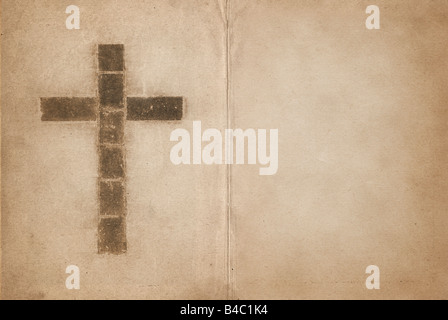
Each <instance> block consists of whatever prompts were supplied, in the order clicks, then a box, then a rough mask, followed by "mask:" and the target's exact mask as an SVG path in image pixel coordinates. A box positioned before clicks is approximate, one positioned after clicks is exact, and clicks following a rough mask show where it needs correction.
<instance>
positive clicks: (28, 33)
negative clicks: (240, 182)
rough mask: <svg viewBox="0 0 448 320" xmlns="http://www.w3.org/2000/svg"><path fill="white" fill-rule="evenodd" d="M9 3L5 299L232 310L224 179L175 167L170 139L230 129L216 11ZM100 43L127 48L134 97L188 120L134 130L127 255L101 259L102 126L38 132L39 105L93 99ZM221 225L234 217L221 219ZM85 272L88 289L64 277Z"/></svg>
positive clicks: (42, 126) (50, 126) (129, 143)
mask: <svg viewBox="0 0 448 320" xmlns="http://www.w3.org/2000/svg"><path fill="white" fill-rule="evenodd" d="M195 2H196V1H181V2H180V1H176V2H174V1H171V2H166V1H132V2H128V1H77V5H78V6H79V7H80V9H81V17H82V20H81V30H79V31H70V30H67V29H66V27H65V19H66V16H67V15H66V14H65V8H66V7H67V5H69V4H72V2H68V1H24V2H20V3H18V2H15V1H4V2H3V4H2V5H3V19H4V25H3V31H2V32H3V34H4V35H3V44H4V46H3V67H5V69H6V70H5V71H4V73H2V83H3V87H2V99H3V100H2V110H3V132H2V136H3V153H2V157H3V171H4V173H3V177H2V178H3V190H2V191H3V195H2V207H3V213H4V216H3V221H2V226H3V230H4V233H3V238H2V245H3V258H4V259H3V280H2V281H3V292H2V296H3V298H6V299H17V298H25V299H91V298H102V299H104V298H107V299H114V298H125V299H126V298H137V299H163V298H174V299H179V298H184V299H186V298H225V297H226V295H227V287H226V271H225V270H226V258H225V257H226V251H225V249H226V238H227V236H226V224H225V221H226V217H225V212H226V192H225V190H226V174H225V172H226V168H225V167H220V166H214V167H201V166H179V167H176V166H174V165H173V164H172V163H171V162H170V159H169V152H170V149H171V145H172V143H170V141H169V138H170V133H171V131H172V130H174V129H175V128H178V127H184V128H189V129H190V130H191V126H192V121H193V120H195V119H201V120H202V121H203V123H204V125H208V126H211V127H218V128H219V127H225V125H226V119H227V116H226V81H225V77H226V64H225V61H226V59H225V32H224V23H223V21H222V16H221V10H220V9H219V4H218V3H215V2H209V3H208V5H206V4H205V3H204V4H203V5H201V6H195V5H194V4H195ZM97 43H123V44H125V51H126V53H125V59H126V67H127V94H128V95H129V96H155V95H174V96H184V97H185V98H186V101H187V111H186V114H185V117H184V120H183V121H181V122H177V123H176V122H171V123H157V122H129V121H128V122H127V123H126V129H125V131H126V133H125V134H126V148H127V202H128V217H127V228H128V234H127V236H128V243H129V250H128V252H127V254H126V255H124V256H119V257H116V256H100V255H97V254H96V250H97V249H96V228H97V212H98V202H97V198H96V194H97V193H96V181H97V165H98V155H97V153H96V145H95V144H96V130H97V129H96V124H95V123H81V122H79V123H75V122H73V123H57V122H52V123H48V122H46V123H44V122H41V121H40V113H39V98H40V97H42V96H95V88H96V75H95V72H96V57H95V55H94V52H95V46H96V44H97ZM223 213H224V214H223ZM71 264H74V265H77V266H78V267H79V268H80V270H81V290H79V291H70V290H67V289H66V288H65V279H66V277H67V276H68V275H66V274H65V269H66V267H67V266H68V265H71Z"/></svg>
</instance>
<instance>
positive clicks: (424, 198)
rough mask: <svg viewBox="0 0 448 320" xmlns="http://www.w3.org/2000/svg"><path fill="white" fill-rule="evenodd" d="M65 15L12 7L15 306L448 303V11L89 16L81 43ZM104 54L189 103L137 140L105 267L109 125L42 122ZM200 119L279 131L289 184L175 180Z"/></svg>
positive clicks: (174, 4) (60, 9)
mask: <svg viewBox="0 0 448 320" xmlns="http://www.w3.org/2000/svg"><path fill="white" fill-rule="evenodd" d="M70 4H74V3H71V2H68V1H52V0H47V1H32V0H26V1H20V2H17V1H8V0H6V1H5V0H4V1H2V37H1V46H2V58H1V59H2V66H1V68H2V73H1V83H2V85H1V106H2V129H1V136H2V159H1V160H2V161H1V163H2V165H1V171H2V181H1V187H2V198H1V203H2V223H1V227H2V229H1V231H2V233H1V237H2V238H1V239H2V255H1V257H2V268H1V270H2V275H1V290H2V292H1V294H2V295H1V297H2V298H3V299H118V298H120V299H227V298H231V299H315V298H318V299H336V298H342V299H406V298H409V299H446V298H447V295H448V289H447V288H448V277H447V276H446V267H447V265H448V253H447V251H446V243H447V240H448V238H447V236H446V232H445V230H446V228H447V227H448V218H447V214H446V212H447V208H448V200H447V198H446V194H447V191H448V182H447V181H448V180H447V178H448V177H447V164H448V161H447V160H448V159H447V154H448V153H447V147H448V145H447V144H448V140H447V125H448V122H447V121H448V118H447V117H448V115H447V112H446V101H447V98H448V96H447V95H448V94H447V93H446V88H445V87H446V85H445V84H446V80H447V77H448V64H447V62H446V53H447V49H448V41H447V40H448V39H447V37H448V36H447V34H446V30H447V27H448V21H447V20H446V16H447V15H448V4H447V2H446V1H442V0H439V1H421V0H419V1H417V0H412V1H396V0H394V1H390V0H389V1H382V0H378V1H374V2H371V1H345V0H344V1H337V2H336V1H307V0H303V1H297V0H295V1H292V0H285V1H270V0H264V1H205V0H204V1H193V0H182V1H144V0H133V1H106V0H99V1H87V0H81V1H77V3H76V5H77V6H79V7H80V9H81V29H80V30H67V29H66V27H65V19H66V17H67V14H65V8H66V7H67V6H68V5H70ZM371 4H375V5H377V6H379V8H380V9H381V29H380V30H367V29H366V27H365V20H366V18H367V15H366V14H365V9H366V7H367V6H368V5H371ZM101 43H102V44H111V43H120V44H123V45H124V47H125V56H124V57H125V60H126V94H127V95H128V96H129V97H153V96H161V95H163V96H179V97H184V99H185V104H186V109H185V112H184V114H183V117H182V120H180V121H176V122H170V121H168V122H166V121H148V122H146V121H137V122H133V121H126V123H125V136H124V141H125V146H126V148H125V152H126V174H127V175H126V179H127V180H126V197H127V219H126V221H127V244H128V249H127V252H126V254H123V255H118V256H117V255H99V254H98V253H97V237H98V234H97V233H98V232H97V230H98V210H99V209H98V208H99V201H98V190H97V186H98V184H97V180H98V161H99V160H98V157H99V155H98V152H97V127H96V126H97V123H96V122H77V121H76V122H66V123H62V122H44V121H41V115H42V114H41V111H40V99H41V98H42V97H95V96H96V94H97V88H98V86H97V56H96V48H97V45H98V44H101ZM195 120H200V121H202V126H203V128H217V129H219V130H224V129H225V128H228V127H232V128H242V129H247V128H254V129H261V128H262V129H279V170H278V172H277V174H275V175H273V176H260V175H259V174H258V169H259V166H258V165H257V166H254V165H232V166H231V167H230V166H226V165H212V166H208V165H180V166H175V165H173V164H172V163H171V161H170V157H169V156H170V149H171V147H172V146H173V145H174V143H173V142H170V140H169V137H170V133H171V132H172V131H173V130H174V129H176V128H185V129H188V130H189V131H190V132H191V131H192V122H193V121H195ZM228 190H230V193H229V191H228ZM228 204H230V205H228ZM69 265H77V266H78V267H79V268H80V270H81V289H80V290H67V289H66V287H65V279H66V277H67V276H68V275H67V274H66V273H65V269H66V267H67V266H69ZM369 265H377V266H378V267H379V268H380V270H381V289H380V290H367V289H366V286H365V280H366V278H367V276H368V275H367V274H365V269H366V267H367V266H369Z"/></svg>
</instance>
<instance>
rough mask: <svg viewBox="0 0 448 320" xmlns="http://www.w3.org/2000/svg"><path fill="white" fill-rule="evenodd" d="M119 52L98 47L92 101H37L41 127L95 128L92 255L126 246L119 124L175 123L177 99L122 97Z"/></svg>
mask: <svg viewBox="0 0 448 320" xmlns="http://www.w3.org/2000/svg"><path fill="white" fill-rule="evenodd" d="M125 70H126V68H125V63H124V46H123V45H121V44H100V45H98V97H96V98H64V97H56V98H41V111H42V121H97V123H98V153H99V168H98V175H99V179H98V198H99V222H98V253H100V254H103V253H111V254H122V253H125V252H126V250H127V242H126V192H125V187H126V161H125V158H126V154H125V147H124V124H125V119H127V120H131V121H140V120H181V119H182V113H183V109H184V102H183V101H184V100H183V98H182V97H153V98H131V97H126V96H125Z"/></svg>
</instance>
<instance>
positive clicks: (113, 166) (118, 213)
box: [97, 44, 127, 254]
mask: <svg viewBox="0 0 448 320" xmlns="http://www.w3.org/2000/svg"><path fill="white" fill-rule="evenodd" d="M98 95H99V99H98V100H99V108H98V118H97V119H98V130H99V132H98V152H99V167H98V168H99V169H98V170H99V179H98V190H99V191H98V192H99V194H98V198H99V202H100V203H99V224H98V253H100V254H104V253H110V254H122V253H125V252H126V250H127V243H126V191H125V190H126V189H125V188H126V159H125V150H124V124H125V119H126V99H125V65H124V46H123V45H118V44H117V45H115V44H113V45H111V44H108V45H99V46H98Z"/></svg>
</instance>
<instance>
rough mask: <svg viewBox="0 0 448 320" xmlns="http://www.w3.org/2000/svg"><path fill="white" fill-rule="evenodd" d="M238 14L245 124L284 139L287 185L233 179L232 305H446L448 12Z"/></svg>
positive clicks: (329, 7)
mask: <svg viewBox="0 0 448 320" xmlns="http://www.w3.org/2000/svg"><path fill="white" fill-rule="evenodd" d="M370 4H376V5H378V6H379V7H380V8H381V13H382V14H381V17H382V20H381V21H382V25H381V30H376V31H369V30H367V29H366V28H365V26H364V24H365V19H366V17H367V15H366V14H364V12H365V9H366V7H367V6H368V5H370ZM231 12H232V19H231V21H233V26H232V29H231V33H232V35H233V36H232V56H233V59H232V67H231V70H233V73H232V80H233V81H232V82H231V83H232V102H233V103H232V111H233V116H232V119H233V122H234V125H235V127H243V128H244V127H251V128H278V129H279V171H278V173H277V175H275V176H272V177H261V176H258V175H257V172H256V171H257V170H256V169H255V168H252V167H234V168H233V170H232V181H233V184H232V187H233V189H232V209H233V210H232V212H233V216H234V219H233V222H234V223H233V227H234V230H235V234H236V236H235V241H234V252H235V254H234V255H233V257H234V261H233V264H234V269H235V270H236V272H235V275H234V286H233V291H234V295H235V297H238V298H245V299H252V298H254V299H260V298H268V299H311V298H319V299H321V298H324V299H332V298H349V299H357V298H360V299H376V298H378V299H386V298H387V299H388V298H391V299H404V298H410V299H416V298H424V299H425V298H447V292H448V289H447V288H448V283H447V280H448V278H447V276H446V267H447V265H448V259H447V258H448V255H447V251H446V243H447V236H446V228H447V223H448V219H447V198H446V194H447V170H446V169H447V163H448V162H447V141H448V140H447V120H448V117H447V111H446V110H447V109H446V108H447V105H446V102H447V98H448V96H447V91H446V88H445V87H446V80H447V76H448V69H447V67H448V64H447V62H446V53H447V49H448V41H447V34H446V32H445V31H444V30H446V29H447V27H448V25H447V24H448V21H447V20H446V17H447V14H448V3H447V2H446V1H373V2H372V1H250V2H246V1H245V2H237V1H233V2H232V10H231ZM254 79H256V81H254ZM368 265H377V266H378V267H380V270H381V289H380V290H379V291H369V290H366V287H365V279H366V277H367V276H366V275H365V274H364V272H365V269H366V267H367V266H368Z"/></svg>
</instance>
